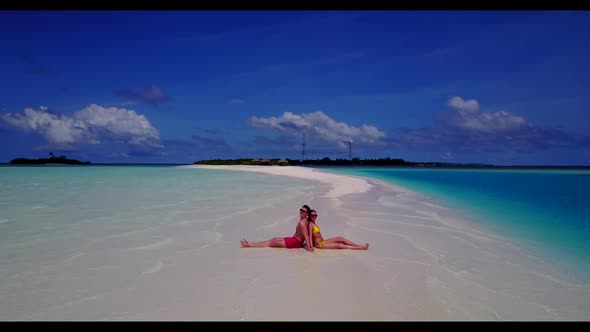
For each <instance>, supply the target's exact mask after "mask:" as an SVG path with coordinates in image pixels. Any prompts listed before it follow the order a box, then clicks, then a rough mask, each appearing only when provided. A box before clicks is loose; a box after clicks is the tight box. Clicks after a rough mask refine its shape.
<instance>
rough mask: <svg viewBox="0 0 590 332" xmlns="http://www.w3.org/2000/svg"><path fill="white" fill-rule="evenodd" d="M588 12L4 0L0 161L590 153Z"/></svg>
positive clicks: (578, 160) (500, 161) (529, 159)
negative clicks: (48, 7)
mask: <svg viewBox="0 0 590 332" xmlns="http://www.w3.org/2000/svg"><path fill="white" fill-rule="evenodd" d="M589 41H590V12H588V11H468V10H463V11H423V10H415V11H401V10H400V11H383V10H381V11H354V10H333V11H319V10H318V11H315V10H305V11H292V10H282V11H271V10H261V11H256V10H248V11H237V10H236V11H230V10H223V11H205V10H203V11H194V10H193V11H175V10H152V11H139V10H136V11H73V10H70V11H56V10H54V11H0V48H1V49H2V51H1V52H0V73H1V75H0V77H1V79H0V162H3V163H7V162H10V160H12V159H14V158H21V157H24V158H46V157H48V156H49V153H50V152H53V153H54V154H55V155H56V156H57V155H65V156H66V157H67V158H72V159H78V160H82V161H91V162H93V163H174V164H190V163H193V162H195V161H199V160H206V159H218V158H221V159H234V158H290V159H300V158H301V157H302V145H303V142H304V139H305V156H304V157H305V159H321V158H324V157H328V158H331V159H339V158H340V159H346V158H348V157H349V152H350V151H349V147H351V150H352V157H355V158H361V159H375V158H387V157H389V158H400V159H404V160H406V161H423V162H427V161H436V162H451V163H488V164H494V165H553V166H555V165H564V166H590V120H589V117H588V116H587V110H588V105H589V104H590V93H588V92H589V91H588V90H589V89H588V87H590V70H589V68H590V67H589V65H588V59H590V42H589Z"/></svg>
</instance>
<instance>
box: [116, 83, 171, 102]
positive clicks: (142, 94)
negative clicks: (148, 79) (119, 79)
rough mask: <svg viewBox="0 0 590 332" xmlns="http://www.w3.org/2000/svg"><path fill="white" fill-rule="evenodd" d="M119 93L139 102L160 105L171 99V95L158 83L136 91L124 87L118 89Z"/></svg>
mask: <svg viewBox="0 0 590 332" xmlns="http://www.w3.org/2000/svg"><path fill="white" fill-rule="evenodd" d="M117 95H119V96H121V97H123V98H127V99H131V100H133V101H138V102H147V103H151V104H154V105H159V104H162V103H165V102H167V101H169V100H170V96H168V95H167V94H166V92H164V90H163V89H162V88H160V87H159V86H157V85H150V86H147V87H145V88H144V89H143V90H142V91H134V90H131V89H122V90H119V91H117Z"/></svg>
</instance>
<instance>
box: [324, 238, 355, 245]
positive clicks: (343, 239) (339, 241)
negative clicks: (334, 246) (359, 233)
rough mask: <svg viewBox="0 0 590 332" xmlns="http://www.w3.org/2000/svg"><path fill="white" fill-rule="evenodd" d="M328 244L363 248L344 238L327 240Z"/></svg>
mask: <svg viewBox="0 0 590 332" xmlns="http://www.w3.org/2000/svg"><path fill="white" fill-rule="evenodd" d="M326 243H342V244H347V245H349V246H356V247H361V245H360V244H357V243H354V242H352V241H350V240H349V239H347V238H343V237H342V236H338V237H332V238H329V239H326Z"/></svg>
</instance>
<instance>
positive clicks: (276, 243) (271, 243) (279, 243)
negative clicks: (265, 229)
mask: <svg viewBox="0 0 590 332" xmlns="http://www.w3.org/2000/svg"><path fill="white" fill-rule="evenodd" d="M240 244H241V245H242V248H262V247H274V248H287V246H286V245H285V240H284V238H282V237H273V238H272V239H270V240H266V241H259V242H248V241H247V240H246V239H242V240H241V241H240Z"/></svg>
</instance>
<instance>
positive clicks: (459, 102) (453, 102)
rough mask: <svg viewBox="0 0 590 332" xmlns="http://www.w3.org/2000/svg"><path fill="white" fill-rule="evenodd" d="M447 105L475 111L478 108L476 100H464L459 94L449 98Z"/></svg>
mask: <svg viewBox="0 0 590 332" xmlns="http://www.w3.org/2000/svg"><path fill="white" fill-rule="evenodd" d="M448 105H449V106H450V107H452V108H454V109H456V110H459V111H467V112H477V111H478V110H479V103H478V102H477V100H475V99H469V100H464V99H463V98H461V97H459V96H455V97H453V98H451V99H449V102H448Z"/></svg>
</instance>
